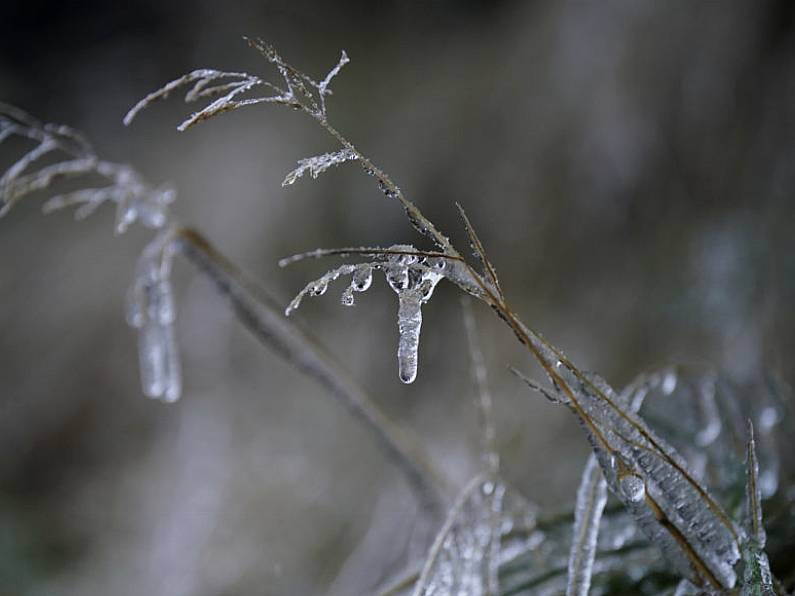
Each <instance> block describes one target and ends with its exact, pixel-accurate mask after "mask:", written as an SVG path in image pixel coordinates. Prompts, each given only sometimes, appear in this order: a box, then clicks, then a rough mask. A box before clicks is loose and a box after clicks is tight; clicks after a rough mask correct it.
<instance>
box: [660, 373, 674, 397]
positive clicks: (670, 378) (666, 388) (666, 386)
mask: <svg viewBox="0 0 795 596" xmlns="http://www.w3.org/2000/svg"><path fill="white" fill-rule="evenodd" d="M676 382H677V378H676V371H673V370H668V371H666V372H665V377H664V378H663V382H662V388H661V389H662V392H663V394H664V395H671V394H672V393H673V392H674V389H676Z"/></svg>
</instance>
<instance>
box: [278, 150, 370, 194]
mask: <svg viewBox="0 0 795 596" xmlns="http://www.w3.org/2000/svg"><path fill="white" fill-rule="evenodd" d="M357 159H359V157H358V156H357V155H356V154H355V153H354V152H353V151H351V150H350V149H348V148H347V147H346V148H345V149H340V150H339V151H335V152H334V153H324V154H323V155H316V156H314V157H307V158H305V159H299V160H298V167H297V168H295V169H294V170H293V171H291V172H290V173H289V174H287V176H286V177H285V179H284V181H283V182H282V186H289V185H291V184H294V183H295V181H296V180H298V179H299V178H300V177H301V176H303V175H304V174H306V173H307V172H309V175H310V176H312V178H317V177H318V176H319V175H320V174H322V173H323V172H325V171H326V170H328V169H329V168H330V167H332V166H336V165H339V164H341V163H344V162H346V161H354V160H357Z"/></svg>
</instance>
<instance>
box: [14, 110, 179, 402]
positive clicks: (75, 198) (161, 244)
mask: <svg viewBox="0 0 795 596" xmlns="http://www.w3.org/2000/svg"><path fill="white" fill-rule="evenodd" d="M12 135H16V136H19V137H22V138H25V139H28V140H30V141H32V142H33V143H34V146H33V147H32V148H31V149H30V150H29V151H28V152H27V153H25V154H24V155H23V156H22V157H21V158H20V159H18V160H17V161H16V162H15V163H14V164H12V165H11V166H10V167H9V168H8V170H6V172H5V173H4V174H3V176H2V177H0V216H2V215H4V214H5V213H7V212H8V211H9V210H10V209H11V207H12V206H13V205H15V204H16V203H17V202H19V201H20V200H21V199H22V198H24V197H26V196H27V195H29V194H32V193H34V192H36V191H42V190H48V189H50V187H51V186H52V185H53V184H55V183H56V182H58V181H59V180H63V179H78V178H80V177H85V176H91V178H92V179H95V178H98V179H101V180H104V181H105V184H104V185H102V186H98V187H88V188H80V189H78V190H74V191H71V192H68V193H64V194H58V195H55V196H53V197H51V198H50V199H49V200H47V202H45V204H44V212H45V213H50V212H53V211H56V210H59V209H64V208H67V207H76V210H75V217H76V218H77V219H83V218H85V217H87V216H89V215H91V214H92V213H94V211H96V209H97V208H98V207H100V206H101V205H103V204H104V203H113V204H115V205H116V226H115V227H116V233H118V234H121V233H123V232H125V231H126V230H127V228H128V227H129V226H130V225H132V224H133V223H136V222H137V223H140V224H141V225H143V226H144V227H147V228H150V229H155V230H163V229H164V228H166V227H167V226H168V224H169V222H170V219H169V205H170V204H171V203H172V202H173V201H174V198H175V196H176V193H175V191H174V190H173V189H172V188H171V187H168V186H164V187H159V188H153V187H151V186H149V185H148V184H147V183H146V182H145V181H144V180H143V178H142V177H141V176H140V175H139V174H138V172H136V171H135V169H133V168H132V167H130V166H128V165H125V164H118V163H112V162H108V161H104V160H102V159H100V158H99V157H98V156H97V155H96V153H95V152H94V150H93V148H92V147H91V145H90V144H89V143H88V141H87V140H86V139H85V138H84V137H83V136H82V135H81V134H80V133H78V132H77V131H75V130H73V129H71V128H69V127H67V126H62V125H56V124H43V123H41V122H39V121H38V120H36V119H35V118H33V117H31V116H30V115H28V114H27V113H25V112H23V111H22V110H19V109H17V108H14V107H12V106H8V105H5V104H0V143H2V142H3V141H4V140H5V139H7V138H9V137H11V136H12ZM45 158H47V159H48V160H49V162H48V163H47V164H46V165H42V161H43V159H45ZM171 236H172V235H171V233H170V232H169V231H164V232H161V233H160V234H159V235H158V236H157V237H156V238H155V240H154V241H153V242H152V243H151V244H149V245H148V246H147V247H146V248H145V249H144V252H143V254H142V256H141V258H140V260H139V263H138V266H137V268H136V275H135V281H134V282H133V287H132V289H131V291H130V299H129V301H128V302H129V305H128V309H127V320H128V321H129V323H130V324H131V325H132V326H134V327H136V328H138V329H139V353H140V366H141V380H142V384H143V390H144V393H145V394H146V395H149V396H151V397H160V398H162V399H164V400H166V401H174V400H176V399H178V398H179V395H180V391H181V385H182V383H181V379H180V366H179V357H178V353H177V349H176V345H175V343H174V330H173V323H174V316H175V311H174V300H173V296H172V293H171V282H170V279H169V275H170V272H171V259H172V244H171V242H170V240H169V239H170V238H171Z"/></svg>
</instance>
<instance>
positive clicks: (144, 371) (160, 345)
mask: <svg viewBox="0 0 795 596" xmlns="http://www.w3.org/2000/svg"><path fill="white" fill-rule="evenodd" d="M174 251H175V245H174V242H173V239H172V234H171V232H170V231H166V232H163V233H162V234H160V235H159V236H157V238H155V239H154V240H153V241H152V242H151V243H149V244H148V245H147V246H146V248H144V251H143V253H142V254H141V256H140V257H139V259H138V264H137V266H136V268H135V279H134V281H133V285H132V287H131V288H130V290H129V293H128V295H127V322H128V323H129V324H130V325H131V326H132V327H135V328H136V329H138V357H139V363H140V372H141V386H142V387H143V391H144V393H145V394H146V395H147V396H149V397H157V398H160V399H162V400H163V401H167V402H173V401H176V400H177V399H179V396H180V394H181V392H182V374H181V367H180V361H179V353H178V351H177V345H176V341H175V339H174V320H175V318H176V310H175V307H174V294H173V290H172V287H171V265H172V261H173V256H174Z"/></svg>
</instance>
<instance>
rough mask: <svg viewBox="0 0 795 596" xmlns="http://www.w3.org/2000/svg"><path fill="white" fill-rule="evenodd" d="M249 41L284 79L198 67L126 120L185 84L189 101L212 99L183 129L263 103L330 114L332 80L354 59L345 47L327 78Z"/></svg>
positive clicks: (136, 107)
mask: <svg viewBox="0 0 795 596" xmlns="http://www.w3.org/2000/svg"><path fill="white" fill-rule="evenodd" d="M247 41H248V43H249V45H250V46H251V47H253V48H254V49H256V50H258V51H259V52H260V53H261V54H262V55H263V56H264V57H265V59H266V60H267V61H268V62H270V63H271V64H272V65H273V66H274V67H275V68H276V70H277V72H278V73H279V75H280V77H281V79H282V80H281V82H279V83H278V84H277V83H273V82H270V81H268V80H265V79H263V78H261V77H258V76H256V75H251V74H248V73H245V72H226V71H222V70H215V69H211V68H201V69H197V70H194V71H192V72H189V73H187V74H185V75H183V76H181V77H179V78H177V79H174V80H173V81H170V82H168V83H166V84H165V85H163V86H162V87H161V88H160V89H157V90H155V91H153V92H152V93H150V94H149V95H147V96H146V97H144V98H143V99H142V100H140V101H139V102H138V103H137V104H135V105H134V106H133V107H132V108H131V109H130V111H129V112H127V115H126V116H125V117H124V124H125V125H126V126H129V125H130V124H131V123H132V121H133V120H134V119H135V117H136V116H137V115H138V113H139V112H141V111H142V110H144V109H146V108H148V107H149V106H151V105H152V104H153V103H155V102H157V101H159V100H161V99H165V98H167V97H168V96H169V95H170V94H171V93H172V92H175V91H177V90H179V89H185V88H188V90H187V91H186V92H185V102H194V101H200V100H210V101H209V103H208V104H207V105H206V106H205V107H203V108H201V109H200V110H198V111H197V112H194V113H193V114H191V115H190V117H188V118H187V119H186V120H185V121H183V122H182V124H180V125H179V126H178V130H180V131H184V130H187V129H188V128H190V127H191V126H193V125H195V124H198V123H200V122H204V121H205V120H207V119H209V118H212V117H213V116H217V115H218V114H223V113H225V112H230V111H232V110H236V109H238V108H242V107H245V106H251V105H257V104H261V103H274V104H282V105H287V106H291V107H293V108H296V109H301V110H303V111H305V112H307V113H308V114H309V115H311V116H312V117H313V118H316V119H317V120H320V121H323V122H325V120H326V116H327V114H326V98H327V97H328V96H329V95H331V94H332V93H331V89H330V87H329V86H330V84H331V81H332V79H334V77H335V76H337V74H339V72H340V70H341V69H342V67H343V66H345V65H346V64H347V63H348V62H349V61H350V60H349V59H348V55H347V54H346V53H345V51H344V50H343V51H342V52H341V54H340V59H339V61H338V62H337V64H336V65H335V66H334V67H333V68H332V69H331V70H330V71H329V72H328V74H327V75H326V76H325V78H324V79H323V80H321V81H315V80H314V79H312V78H311V77H309V76H308V75H306V74H304V73H302V72H300V71H299V70H297V69H295V68H293V67H292V66H290V65H289V64H288V63H287V62H286V61H285V60H284V59H283V58H282V57H281V56H280V55H279V53H278V52H277V51H276V50H275V49H274V48H273V46H271V45H270V44H268V43H265V42H264V41H262V40H259V39H256V40H252V39H249V40H247ZM255 91H264V94H260V95H254V96H253V97H252V96H251V95H253V94H254V92H255Z"/></svg>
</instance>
